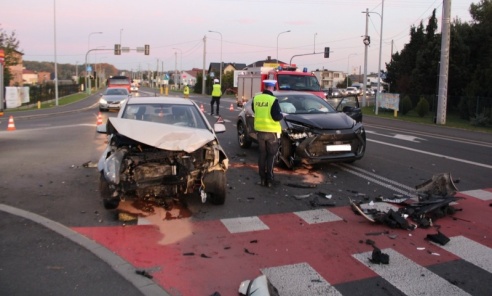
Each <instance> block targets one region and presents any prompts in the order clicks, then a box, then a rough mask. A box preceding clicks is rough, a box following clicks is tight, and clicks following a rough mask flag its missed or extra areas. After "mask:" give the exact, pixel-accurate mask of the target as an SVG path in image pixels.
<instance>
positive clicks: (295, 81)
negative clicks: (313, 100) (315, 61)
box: [278, 74, 320, 91]
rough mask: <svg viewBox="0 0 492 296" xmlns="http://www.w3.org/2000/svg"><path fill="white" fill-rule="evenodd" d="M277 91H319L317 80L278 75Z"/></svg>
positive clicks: (312, 77)
mask: <svg viewBox="0 0 492 296" xmlns="http://www.w3.org/2000/svg"><path fill="white" fill-rule="evenodd" d="M278 88H279V90H296V91H320V85H319V82H318V79H317V78H316V77H315V76H307V75H285V74H279V75H278Z"/></svg>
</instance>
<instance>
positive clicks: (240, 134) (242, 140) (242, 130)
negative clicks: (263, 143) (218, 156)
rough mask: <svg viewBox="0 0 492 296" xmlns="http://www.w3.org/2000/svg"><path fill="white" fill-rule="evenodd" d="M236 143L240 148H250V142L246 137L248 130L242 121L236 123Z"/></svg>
mask: <svg viewBox="0 0 492 296" xmlns="http://www.w3.org/2000/svg"><path fill="white" fill-rule="evenodd" d="M237 141H238V143H239V146H240V147H241V148H249V147H251V143H252V140H251V138H250V137H249V136H248V130H247V129H246V126H245V125H244V123H243V122H242V121H239V122H238V123H237Z"/></svg>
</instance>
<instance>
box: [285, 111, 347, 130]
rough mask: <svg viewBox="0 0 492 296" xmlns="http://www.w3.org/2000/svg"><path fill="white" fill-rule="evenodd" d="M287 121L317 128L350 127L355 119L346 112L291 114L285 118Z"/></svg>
mask: <svg viewBox="0 0 492 296" xmlns="http://www.w3.org/2000/svg"><path fill="white" fill-rule="evenodd" d="M284 119H285V121H287V122H292V123H297V124H302V125H305V126H308V127H312V128H316V129H328V130H334V129H339V130H341V129H350V128H352V127H353V126H354V124H355V121H354V120H353V119H352V118H350V117H349V116H347V115H346V114H345V113H330V114H326V113H324V114H289V115H287V117H285V118H284Z"/></svg>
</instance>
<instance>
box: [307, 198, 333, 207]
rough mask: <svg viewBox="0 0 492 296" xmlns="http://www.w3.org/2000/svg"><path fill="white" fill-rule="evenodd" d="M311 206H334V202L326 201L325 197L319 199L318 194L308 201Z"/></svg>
mask: <svg viewBox="0 0 492 296" xmlns="http://www.w3.org/2000/svg"><path fill="white" fill-rule="evenodd" d="M309 203H310V204H311V206H312V207H334V206H336V203H334V202H329V201H326V199H323V200H319V198H318V196H315V197H314V198H313V199H312V200H311V201H310V202H309Z"/></svg>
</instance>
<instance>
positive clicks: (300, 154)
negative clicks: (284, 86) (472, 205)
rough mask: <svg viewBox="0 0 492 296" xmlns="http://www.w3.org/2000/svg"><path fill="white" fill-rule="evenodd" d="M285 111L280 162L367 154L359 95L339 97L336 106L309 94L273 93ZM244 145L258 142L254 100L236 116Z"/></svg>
mask: <svg viewBox="0 0 492 296" xmlns="http://www.w3.org/2000/svg"><path fill="white" fill-rule="evenodd" d="M274 95H275V96H276V97H277V99H278V100H279V104H280V108H281V109H282V112H283V113H284V118H283V119H282V120H281V125H282V133H281V136H280V152H279V155H278V159H277V162H278V163H280V164H284V165H285V166H286V167H288V168H293V167H295V166H296V165H297V164H298V163H303V164H314V163H320V162H353V161H355V160H359V159H361V158H362V157H363V156H364V152H365V149H366V133H365V130H364V126H363V125H362V112H361V109H360V108H359V104H358V101H357V97H356V96H355V97H354V96H352V97H348V99H347V100H346V99H345V98H342V99H340V102H339V103H338V105H337V107H336V108H334V107H332V106H331V105H330V104H329V103H327V102H326V101H325V100H323V99H321V98H318V97H317V96H315V95H312V94H309V93H299V92H282V93H279V92H274ZM237 138H238V143H239V146H240V147H241V148H249V147H250V146H251V144H252V143H253V142H257V137H256V133H255V130H254V113H253V110H252V109H251V100H250V101H248V103H247V104H245V105H244V106H243V110H242V111H241V112H240V113H239V116H238V119H237Z"/></svg>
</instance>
